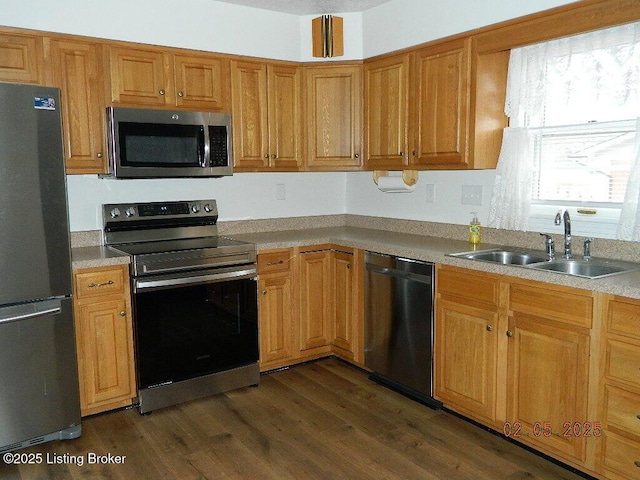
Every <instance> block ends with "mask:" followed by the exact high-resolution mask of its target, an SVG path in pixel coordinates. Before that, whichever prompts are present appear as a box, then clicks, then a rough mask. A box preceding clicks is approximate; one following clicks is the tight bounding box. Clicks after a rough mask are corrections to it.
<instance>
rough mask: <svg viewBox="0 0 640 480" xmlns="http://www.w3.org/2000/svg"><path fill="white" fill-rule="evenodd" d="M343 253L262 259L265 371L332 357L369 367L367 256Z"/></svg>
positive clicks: (275, 253)
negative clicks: (365, 305) (364, 324)
mask: <svg viewBox="0 0 640 480" xmlns="http://www.w3.org/2000/svg"><path fill="white" fill-rule="evenodd" d="M343 250H345V249H341V250H336V249H335V248H333V247H332V246H330V245H320V246H313V247H304V248H292V249H279V250H269V251H265V252H260V253H259V254H258V289H259V295H258V302H259V305H258V309H259V325H260V369H261V370H262V371H266V370H272V369H276V368H281V367H285V366H288V365H293V364H295V363H300V362H303V361H307V360H313V359H315V358H321V357H324V356H327V355H331V354H335V355H337V356H339V357H341V358H343V359H345V360H348V361H351V362H355V363H360V364H361V363H362V362H363V349H362V348H361V346H360V339H361V338H362V333H361V331H360V330H361V324H362V322H361V321H359V320H361V314H362V313H361V312H362V308H361V304H362V285H361V283H362V279H363V278H364V276H363V271H362V268H363V265H364V253H363V252H361V251H357V250H356V251H343ZM346 250H350V249H346ZM358 272H360V273H358Z"/></svg>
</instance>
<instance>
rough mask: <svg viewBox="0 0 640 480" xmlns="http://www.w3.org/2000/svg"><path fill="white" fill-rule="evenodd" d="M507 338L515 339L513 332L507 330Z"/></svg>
mask: <svg viewBox="0 0 640 480" xmlns="http://www.w3.org/2000/svg"><path fill="white" fill-rule="evenodd" d="M507 337H509V338H511V337H513V332H512V331H511V330H507Z"/></svg>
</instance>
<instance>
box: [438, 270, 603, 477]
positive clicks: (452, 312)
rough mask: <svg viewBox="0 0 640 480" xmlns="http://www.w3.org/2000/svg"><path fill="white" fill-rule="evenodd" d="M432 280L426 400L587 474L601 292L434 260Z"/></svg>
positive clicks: (596, 440) (595, 417)
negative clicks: (430, 381)
mask: <svg viewBox="0 0 640 480" xmlns="http://www.w3.org/2000/svg"><path fill="white" fill-rule="evenodd" d="M436 285H437V287H436V314H435V322H436V323H435V332H436V337H435V338H436V345H435V394H436V397H437V398H438V399H440V400H442V402H443V403H444V405H445V407H448V408H451V409H452V410H455V411H457V412H459V413H461V414H463V415H465V416H467V417H470V418H472V419H474V420H476V421H478V422H480V423H482V424H485V425H487V426H489V427H491V428H493V429H495V430H497V431H499V432H502V433H504V434H505V435H506V436H509V437H511V438H512V439H514V440H517V441H519V442H522V443H525V444H527V445H529V446H531V447H533V448H535V449H537V450H539V451H541V452H544V453H546V454H548V455H550V456H553V457H555V458H557V459H559V460H561V461H563V462H565V463H567V464H569V465H571V466H574V467H577V468H580V469H582V470H584V471H586V472H588V473H591V474H594V473H595V471H596V465H597V457H598V455H599V450H600V445H601V443H602V426H601V422H600V417H599V413H598V408H599V407H598V405H599V403H600V402H599V401H598V393H597V392H598V388H599V378H598V377H599V375H598V373H599V358H598V355H595V354H594V350H595V351H596V352H597V345H598V332H597V328H595V327H594V325H596V324H599V322H600V319H601V316H600V315H599V313H598V312H600V309H599V307H598V306H599V305H601V298H602V296H601V295H600V294H595V293H593V292H590V291H585V290H577V289H573V288H567V287H560V286H556V285H553V286H552V285H547V284H544V283H540V282H533V281H528V280H521V279H516V278H513V277H506V276H501V275H494V274H489V273H484V272H476V271H473V270H468V269H463V268H457V267H449V266H442V265H439V266H438V268H437V277H436ZM596 326H597V325H596ZM592 327H593V328H592Z"/></svg>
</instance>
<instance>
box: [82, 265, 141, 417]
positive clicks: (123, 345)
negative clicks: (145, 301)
mask: <svg viewBox="0 0 640 480" xmlns="http://www.w3.org/2000/svg"><path fill="white" fill-rule="evenodd" d="M74 309H75V326H76V346H77V354H78V374H79V379H80V412H81V414H82V415H83V416H86V415H92V414H95V413H100V412H104V411H107V410H112V409H114V408H119V407H125V406H129V405H131V404H132V402H133V399H134V398H135V397H136V395H137V390H136V380H135V368H134V354H133V325H132V317H131V298H130V293H129V272H128V266H127V265H121V266H114V267H105V268H90V269H82V270H76V271H74Z"/></svg>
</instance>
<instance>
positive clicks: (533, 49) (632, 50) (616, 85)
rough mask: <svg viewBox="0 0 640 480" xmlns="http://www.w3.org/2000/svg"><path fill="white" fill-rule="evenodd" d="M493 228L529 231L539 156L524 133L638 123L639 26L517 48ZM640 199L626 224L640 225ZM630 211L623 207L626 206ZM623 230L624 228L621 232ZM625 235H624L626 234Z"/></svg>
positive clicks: (639, 172)
mask: <svg viewBox="0 0 640 480" xmlns="http://www.w3.org/2000/svg"><path fill="white" fill-rule="evenodd" d="M505 114H506V115H507V116H508V117H509V125H510V126H509V127H508V128H506V129H505V130H504V136H503V143H502V149H501V152H500V157H499V159H498V166H497V170H496V180H495V184H494V192H493V197H492V200H491V209H490V212H489V222H488V225H489V226H490V227H495V228H508V229H517V230H526V229H527V224H528V217H529V209H530V203H531V196H532V183H533V172H532V168H533V165H534V158H533V155H534V152H533V150H534V149H533V148H532V147H531V142H530V138H531V135H532V134H531V133H527V128H534V129H539V128H540V127H549V126H558V125H579V124H586V123H589V122H594V121H597V122H605V121H612V120H621V119H631V118H636V117H638V116H639V114H640V22H637V23H633V24H627V25H622V26H618V27H613V28H608V29H604V30H598V31H595V32H590V33H586V34H582V35H576V36H572V37H567V38H562V39H559V40H554V41H550V42H544V43H540V44H536V45H531V46H527V47H523V48H518V49H513V50H512V51H511V56H510V60H509V73H508V79H507V98H506V102H505ZM636 170H637V176H636V180H635V181H636V182H637V184H638V186H639V192H638V194H636V198H635V199H631V200H630V201H628V202H627V204H628V208H627V210H628V209H629V208H631V206H632V205H636V207H635V209H634V210H633V211H631V210H629V211H628V212H627V214H626V217H629V218H631V217H634V218H638V219H639V220H638V223H637V224H634V225H637V226H634V227H633V228H634V230H635V231H636V235H638V233H637V232H638V230H640V213H638V212H637V211H636V210H637V205H638V203H639V202H638V198H637V197H638V195H640V165H638V166H637V168H636ZM627 204H626V205H625V207H627ZM621 230H622V228H621ZM625 230H627V228H625Z"/></svg>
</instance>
